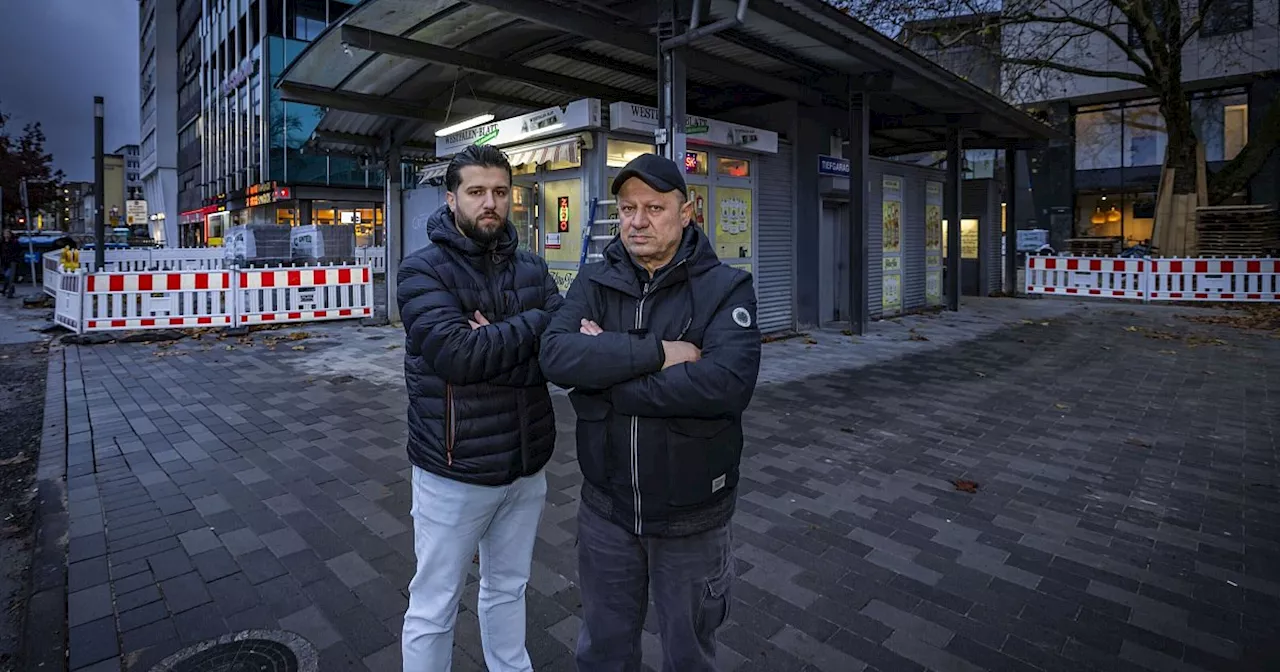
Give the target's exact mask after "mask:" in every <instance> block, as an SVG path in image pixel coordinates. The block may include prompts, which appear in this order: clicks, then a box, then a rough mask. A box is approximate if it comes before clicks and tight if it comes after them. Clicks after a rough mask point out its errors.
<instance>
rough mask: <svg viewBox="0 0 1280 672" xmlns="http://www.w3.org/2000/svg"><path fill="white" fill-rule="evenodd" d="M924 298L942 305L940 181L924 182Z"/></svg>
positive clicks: (935, 304) (933, 303)
mask: <svg viewBox="0 0 1280 672" xmlns="http://www.w3.org/2000/svg"><path fill="white" fill-rule="evenodd" d="M924 298H925V303H927V304H928V305H930V306H940V305H942V183H941V182H925V183H924Z"/></svg>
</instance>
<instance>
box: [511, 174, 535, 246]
mask: <svg viewBox="0 0 1280 672" xmlns="http://www.w3.org/2000/svg"><path fill="white" fill-rule="evenodd" d="M537 191H538V186H537V184H536V183H535V184H514V185H512V186H511V223H512V224H514V225H515V227H516V235H517V236H519V237H520V249H522V250H525V251H527V252H532V253H534V254H539V253H540V250H541V246H540V245H539V244H538V242H539V241H538V238H539V235H538V212H537V207H536V203H537V202H538V197H537Z"/></svg>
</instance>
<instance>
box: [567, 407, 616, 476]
mask: <svg viewBox="0 0 1280 672" xmlns="http://www.w3.org/2000/svg"><path fill="white" fill-rule="evenodd" d="M569 401H570V402H572V403H573V410H574V412H575V413H576V414H577V416H578V423H577V425H578V426H577V433H576V435H575V440H576V443H577V452H578V468H580V469H581V470H582V477H583V478H584V479H586V480H587V481H588V482H590V483H592V484H594V485H596V486H597V487H604V486H605V485H606V484H607V482H608V474H609V453H610V452H611V451H610V450H609V419H610V417H611V416H612V415H613V406H612V405H611V404H610V403H609V402H608V401H605V400H604V398H602V395H599V394H583V393H581V392H574V393H572V394H570V395H569Z"/></svg>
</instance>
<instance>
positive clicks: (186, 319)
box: [84, 271, 234, 331]
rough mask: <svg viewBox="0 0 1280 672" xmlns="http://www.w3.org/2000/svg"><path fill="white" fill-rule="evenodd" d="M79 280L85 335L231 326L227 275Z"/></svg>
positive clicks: (99, 276)
mask: <svg viewBox="0 0 1280 672" xmlns="http://www.w3.org/2000/svg"><path fill="white" fill-rule="evenodd" d="M84 277H85V289H84V331H112V330H119V329H161V328H187V327H226V326H230V325H231V324H232V317H233V315H232V314H233V310H234V304H233V302H232V296H231V272H230V271H171V272H161V273H89V274H86V275H85V276H84Z"/></svg>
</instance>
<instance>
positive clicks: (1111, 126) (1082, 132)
mask: <svg viewBox="0 0 1280 672" xmlns="http://www.w3.org/2000/svg"><path fill="white" fill-rule="evenodd" d="M1123 133H1124V124H1123V116H1122V114H1121V111H1120V110H1118V109H1111V110H1097V111H1088V110H1086V109H1082V110H1081V111H1080V112H1077V113H1076V170H1097V169H1099V168H1119V167H1120V154H1121V148H1120V145H1121V143H1122V140H1121V138H1122V137H1123Z"/></svg>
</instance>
